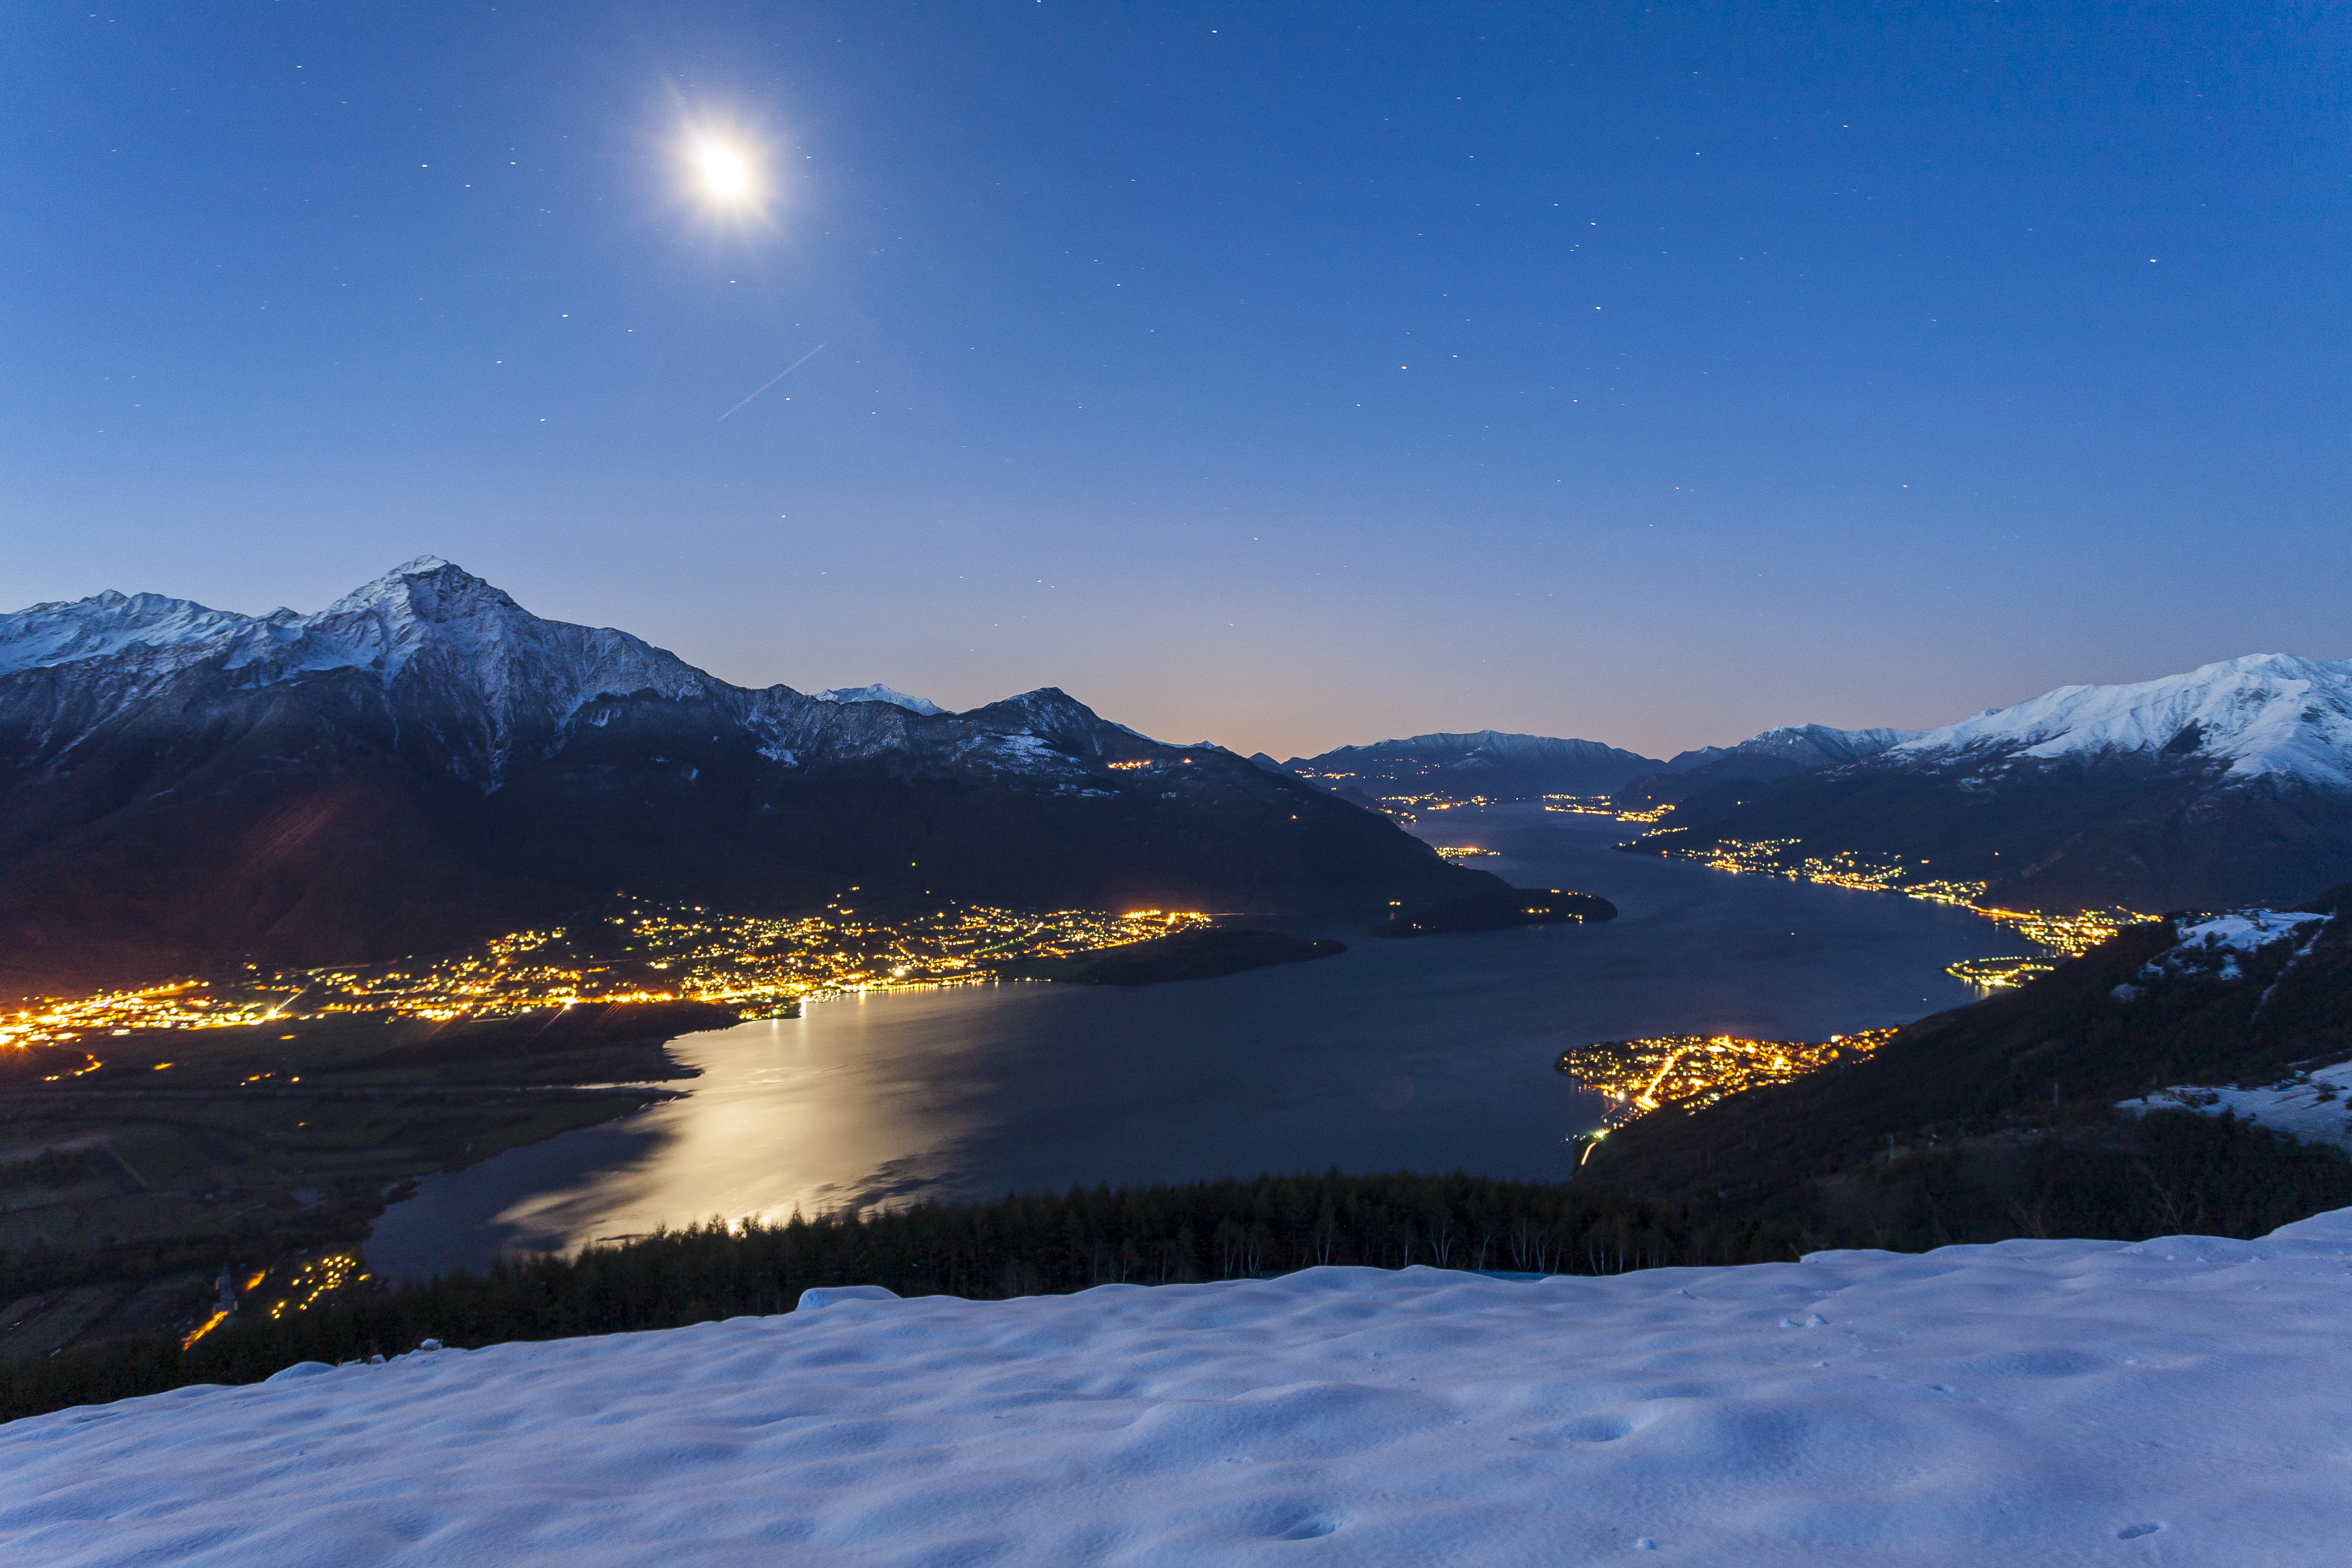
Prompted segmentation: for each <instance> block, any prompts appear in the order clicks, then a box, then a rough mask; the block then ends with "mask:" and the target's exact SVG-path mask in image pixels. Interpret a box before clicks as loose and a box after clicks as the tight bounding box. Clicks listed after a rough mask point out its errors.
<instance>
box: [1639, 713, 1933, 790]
mask: <svg viewBox="0 0 2352 1568" xmlns="http://www.w3.org/2000/svg"><path fill="white" fill-rule="evenodd" d="M1925 733H1927V731H1924V730H1832V729H1831V728H1830V727H1829V726H1828V725H1826V724H1790V725H1783V726H1781V727H1780V728H1779V729H1774V730H1767V731H1764V732H1763V733H1762V734H1760V735H1751V736H1749V737H1748V739H1747V740H1745V741H1742V742H1739V743H1738V745H1736V746H1702V747H1700V748H1699V749H1698V750H1697V751H1695V752H1681V753H1679V754H1678V755H1676V756H1675V757H1674V758H1673V759H1672V760H1671V761H1669V762H1668V763H1666V765H1665V767H1664V769H1663V770H1661V771H1660V772H1658V773H1650V774H1647V775H1645V776H1643V777H1641V778H1636V779H1632V780H1629V781H1627V782H1626V783H1625V784H1622V785H1621V786H1619V788H1618V790H1617V792H1616V793H1617V796H1618V801H1619V804H1620V805H1625V806H1627V807H1630V808H1633V809H1636V810H1640V809H1645V808H1647V807H1651V806H1655V805H1665V804H1666V803H1668V802H1671V801H1678V800H1686V799H1688V798H1689V797H1690V796H1692V795H1697V794H1699V793H1700V792H1701V791H1703V790H1706V789H1708V788H1711V787H1712V786H1714V785H1716V784H1725V783H1729V782H1733V781H1738V780H1748V779H1753V780H1759V781H1761V780H1764V779H1777V778H1785V777H1787V776H1788V775H1789V774H1790V773H1807V772H1810V771H1811V770H1812V769H1815V768H1832V767H1836V766H1838V765H1839V764H1840V763H1858V762H1860V761H1862V760H1863V759H1864V757H1874V756H1876V755H1877V754H1878V753H1879V752H1883V751H1885V750H1886V749H1887V748H1888V747H1890V746H1895V745H1900V744H1901V743H1902V742H1906V741H1909V740H1913V739H1916V737H1918V736H1920V735H1923V734H1925Z"/></svg>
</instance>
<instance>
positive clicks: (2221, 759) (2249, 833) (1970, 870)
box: [1619, 654, 2352, 911]
mask: <svg viewBox="0 0 2352 1568" xmlns="http://www.w3.org/2000/svg"><path fill="white" fill-rule="evenodd" d="M1725 766H1726V764H1725V763H1710V764H1707V765H1706V766H1705V767H1700V768H1696V769H1693V770H1691V771H1689V772H1687V773H1683V774H1680V775H1671V776H1670V777H1669V778H1668V779H1666V780H1664V781H1661V780H1655V779H1643V780H1638V781H1636V782H1635V783H1634V784H1632V785H1629V786H1628V788H1627V790H1626V791H1625V792H1624V793H1623V794H1621V795H1620V797H1619V798H1620V800H1621V801H1622V800H1624V799H1626V798H1627V797H1628V796H1629V795H1635V794H1638V793H1643V792H1648V793H1651V794H1654V795H1657V797H1658V798H1659V800H1660V801H1661V802H1673V803H1676V810H1675V815H1674V816H1673V817H1672V818H1671V819H1669V821H1668V823H1667V824H1665V825H1664V826H1662V828H1661V829H1660V835H1661V836H1660V837H1658V838H1657V839H1656V841H1655V843H1656V846H1657V847H1669V846H1679V847H1698V846H1701V845H1704V844H1706V843H1709V842H1717V841H1722V840H1728V839H1739V840H1744V841H1749V842H1753V841H1756V840H1760V839H1774V840H1793V841H1796V842H1797V843H1798V844H1800V845H1801V850H1792V851H1791V853H1802V854H1805V855H1822V854H1826V853H1832V852H1836V851H1852V852H1853V853H1856V854H1861V855H1865V856H1873V857H1878V858H1885V857H1888V856H1900V857H1904V858H1914V859H1917V860H1923V861H1928V860H1931V861H1933V863H1934V864H1935V867H1936V868H1937V873H1938V874H1939V875H1942V876H1945V877H1948V878H1957V879H1972V880H1981V881H1985V882H1988V883H1990V884H1991V886H1990V890H1989V896H1990V897H1991V898H1992V899H1994V900H1997V901H1999V902H2001V903H2005V904H2008V905H2010V906H2011V907H2020V908H2027V907H2039V908H2070V909H2072V908H2083V907H2085V906H2092V905H2099V904H2125V905H2127V906H2129V907H2131V908H2133V909H2138V910H2150V911H2157V910H2176V909H2181V908H2200V907H2201V908H2214V907H2222V906H2228V905H2233V904H2271V905H2279V904H2289V903H2294V902H2295V901H2297V900H2301V899H2305V898H2309V897H2310V896H2312V895H2313V894H2314V893H2315V892H2316V891H2318V890H2319V889H2322V888H2326V887H2329V886H2332V885H2333V884H2335V883H2337V882H2340V881H2343V880H2345V879H2347V877H2352V661H2338V662H2336V663H2327V662H2325V661H2322V660H2317V659H2308V658H2295V657H2294V656H2291V655H2285V654H2261V655H2254V656H2250V657H2248V658H2236V659H2227V660H2224V661H2222V662H2221V663H2218V664H2209V665H2206V666H2204V667H2203V668H2199V669H2194V670H2190V671H2189V672H2188V673H2186V674H2183V675H2177V676H2170V677H2167V678H2166V679H2161V680H2150V681H2141V682H2138V683H2137V684H2134V685H2128V686H2070V687H2063V688H2061V689H2058V690H2055V691H2052V692H2048V693H2045V694H2044V695H2042V696H2041V697H2037V698H2034V699H2032V700H2030V701H2026V702H2021V703H2018V704H2016V705H2015V706H2013V707H2010V708H2003V709H1998V710H1989V711H1987V712H1984V713H1980V714H1978V715H1977V716H1976V717H1974V718H1972V719H1966V720H1963V721H1960V722H1958V723H1957V724H1948V725H1945V726H1944V727H1942V728H1941V729H1937V730H1930V731H1924V732H1922V733H1918V734H1915V735H1912V736H1910V737H1908V738H1907V739H1902V740H1898V741H1897V742H1895V743H1894V744H1892V745H1889V746H1887V747H1885V749H1884V750H1882V751H1880V752H1876V753H1875V754H1874V755H1868V756H1863V757H1860V758H1857V759H1854V760H1852V761H1844V762H1832V763H1827V764H1825V765H1817V766H1813V767H1809V768H1804V769H1798V768H1794V767H1790V768H1785V769H1780V770H1779V771H1778V772H1777V776H1776V773H1775V772H1774V771H1773V770H1769V769H1762V770H1741V771H1737V772H1735V773H1732V774H1731V775H1730V776H1728V777H1725V776H1721V775H1719V774H1717V772H1716V770H1718V769H1721V768H1723V767H1725Z"/></svg>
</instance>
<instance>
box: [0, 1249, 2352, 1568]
mask: <svg viewBox="0 0 2352 1568" xmlns="http://www.w3.org/2000/svg"><path fill="white" fill-rule="evenodd" d="M2347 1290H2352V1211H2345V1212H2339V1213H2336V1214H2332V1215H2321V1216H2319V1217H2317V1218H2315V1219H2312V1220H2306V1221H2305V1222H2303V1223H2302V1224H2299V1225H2294V1226H2287V1227H2285V1228H2284V1229H2283V1230H2281V1231H2279V1232H2277V1233H2276V1234H2274V1235H2273V1236H2272V1237H2268V1238H2266V1239H2264V1240H2263V1241H2259V1242H2251V1243H2249V1242H2236V1241H2217V1240H2212V1239H2210V1238H2202V1237H2173V1238H2168V1239H2165V1240H2160V1241H2152V1242H2147V1243H2145V1244H2142V1245H2139V1246H2126V1245H2123V1244H2120V1243H2105V1242H2082V1241H2058V1242H2007V1243H2004V1244H2002V1245H2000V1246H1998V1247H1950V1248H1946V1249H1944V1250H1942V1251H1940V1252H1935V1253H1930V1254H1927V1255H1926V1256H1921V1257H1906V1256H1900V1255H1896V1254H1891V1253H1874V1252H1843V1253H1823V1254H1818V1255H1816V1256H1814V1257H1812V1258H1809V1259H1807V1260H1806V1261H1805V1262H1803V1263H1801V1264H1776V1265H1767V1266H1761V1267H1751V1268H1693V1269H1661V1270H1656V1271H1654V1272H1649V1273H1642V1274H1633V1275H1627V1276H1622V1277H1620V1278H1616V1279H1549V1280H1546V1281H1543V1282H1542V1283H1539V1284H1520V1283H1510V1282H1504V1281H1496V1280H1486V1279H1477V1278H1475V1277H1469V1276H1465V1275H1461V1274H1454V1273H1445V1272H1440V1271H1436V1270H1432V1269H1411V1270H1407V1271H1406V1272H1404V1273H1402V1274H1387V1273H1380V1272H1374V1271H1370V1270H1361V1269H1337V1268H1333V1269H1316V1270H1310V1271H1308V1272H1307V1273H1304V1274H1297V1275H1293V1276H1290V1277H1288V1278H1286V1279H1277V1280H1272V1281H1265V1282H1249V1283H1235V1284H1220V1285H1198V1286H1183V1287H1168V1288H1163V1289H1155V1290H1142V1289H1132V1288H1116V1287H1114V1288H1106V1289H1099V1290H1095V1291H1090V1292H1087V1294H1084V1295H1081V1296H1076V1297H1064V1298H1035V1299H1031V1300H1018V1301H1009V1302H990V1303H971V1302H964V1301H958V1300H946V1299H930V1300H909V1301H898V1300H855V1299H853V1300H839V1299H836V1300H833V1301H832V1302H830V1303H829V1304H827V1305H825V1306H824V1307H823V1308H822V1310H803V1311H801V1312H798V1313H794V1314H792V1315H790V1316H785V1317H779V1318H766V1319H739V1320H736V1321H731V1322H726V1323H714V1324H706V1325H702V1326H700V1327H697V1328H690V1329H681V1330H675V1331H667V1332H662V1333H647V1334H634V1335H626V1336H617V1337H614V1338H607V1339H586V1340H573V1341H568V1342H559V1343H553V1344H513V1345H504V1346H499V1347H497V1348H494V1349H490V1350H486V1351H477V1352H470V1353H464V1352H449V1351H445V1352H436V1353H429V1354H418V1355H413V1356H409V1357H405V1358H402V1359H400V1360H396V1361H394V1362H393V1363H389V1364H386V1365H383V1366H373V1367H368V1366H352V1367H346V1368H343V1369H341V1370H338V1371H330V1370H325V1369H319V1370H316V1371H314V1372H313V1373H310V1375H293V1374H289V1373H281V1374H279V1376H278V1379H276V1380H273V1381H272V1382H270V1383H268V1384H263V1385H259V1386H257V1387H251V1388H241V1389H203V1390H185V1391H182V1392H180V1393H177V1394H163V1395H159V1396H156V1397H153V1398H148V1399H141V1400H132V1401H127V1402H125V1403H123V1404H121V1405H110V1406H103V1407H97V1408H84V1409H80V1410H71V1411H61V1412H58V1413H57V1414H55V1415H46V1416H41V1417H37V1418H35V1419H32V1420H27V1421H22V1422H18V1423H16V1424H15V1425H12V1426H7V1427H5V1428H0V1556H5V1560H6V1561H8V1562H9V1563H19V1564H31V1563H166V1562H168V1563H236V1564H239V1565H241V1568H271V1565H277V1564H288V1565H291V1564H305V1565H308V1564H314V1563H335V1564H339V1565H352V1564H368V1563H397V1564H426V1563H434V1564H439V1563H499V1564H519V1563H520V1564H527V1563H563V1564H565V1565H567V1568H598V1565H604V1564H615V1565H617V1564H624V1563H627V1564H636V1563H698V1564H699V1563H746V1564H748V1563H796V1564H803V1563H805V1564H827V1563H1021V1564H1037V1563H1176V1564H1188V1565H1190V1564H1202V1563H1292V1562H1323V1563H1350V1564H1357V1563H1513V1564H1516V1563H1588V1562H1607V1561H1615V1560H1617V1559H1618V1558H1620V1557H1622V1556H1624V1555H1625V1554H1628V1553H1634V1552H1642V1553H1644V1555H1643V1556H1641V1557H1638V1558H1636V1559H1635V1561H1660V1562H1664V1561H1678V1562H1684V1563H1722V1564H1740V1565H1743V1568H1745V1565H1751V1564H1774V1563H1792V1564H1793V1563H1803V1564H1806V1565H1808V1568H1822V1565H1825V1564H1849V1563H1850V1564H1865V1563H1867V1564H1887V1563H1954V1564H1960V1563H1965V1564H1969V1565H1971V1568H1976V1565H1980V1564H1984V1563H2271V1564H2280V1563H2335V1562H2340V1561H2341V1560H2342V1555H2343V1551H2344V1541H2345V1539H2346V1532H2347V1529H2352V1486H2347V1477H2346V1469H2345V1466H2346V1457H2347V1450H2346V1437H2345V1426H2344V1412H2345V1410H2346V1409H2347V1397H2348V1396H2352V1363H2347V1358H2346V1356H2345V1354H2344V1331H2345V1326H2346V1308H2345V1303H2346V1300H2347ZM1652 1550H1654V1551H1655V1552H1657V1553H1659V1556H1658V1557H1657V1558H1655V1559H1652V1558H1650V1557H1648V1556H1647V1555H1646V1553H1647V1552H1649V1551H1652Z"/></svg>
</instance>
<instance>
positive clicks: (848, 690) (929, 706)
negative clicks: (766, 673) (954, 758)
mask: <svg viewBox="0 0 2352 1568" xmlns="http://www.w3.org/2000/svg"><path fill="white" fill-rule="evenodd" d="M809 695H810V696H811V697H814V698H815V699H816V700H818V701H819V702H887V703H889V704H890V705H891V706H892V707H893V708H904V709H905V710H907V711H908V712H909V713H920V714H922V715H924V716H925V717H927V718H928V717H929V716H930V715H931V714H934V713H944V712H946V711H947V710H946V709H944V708H942V707H940V705H939V704H938V703H936V702H934V701H932V700H930V699H929V698H928V697H909V696H908V695H907V694H906V693H905V692H903V691H895V690H893V689H890V688H889V687H887V686H885V685H883V684H882V683H881V682H880V681H878V680H877V681H876V682H875V683H874V684H873V685H871V686H836V687H835V688H833V689H831V690H829V691H812V692H810V693H809Z"/></svg>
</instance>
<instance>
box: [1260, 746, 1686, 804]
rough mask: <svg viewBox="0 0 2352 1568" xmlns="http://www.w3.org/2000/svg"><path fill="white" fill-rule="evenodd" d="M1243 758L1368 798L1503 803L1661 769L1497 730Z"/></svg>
mask: <svg viewBox="0 0 2352 1568" xmlns="http://www.w3.org/2000/svg"><path fill="white" fill-rule="evenodd" d="M1250 760H1251V761H1252V762H1255V763H1257V764H1258V766H1260V767H1262V768H1265V769H1267V770H1269V771H1273V772H1281V773H1292V774H1295V775H1296V776H1297V777H1299V778H1303V779H1306V780H1307V781H1309V782H1310V783H1313V784H1318V785H1320V786H1322V787H1323V788H1326V789H1329V790H1333V791H1335V792H1342V791H1346V790H1349V789H1353V790H1357V791H1360V792H1361V793H1362V794H1364V795H1368V796H1370V797H1373V798H1375V799H1377V798H1378V797H1379V796H1381V795H1397V794H1413V793H1420V792H1423V791H1435V792H1443V793H1445V794H1450V795H1492V796H1495V797H1496V798H1497V799H1504V800H1519V799H1528V798H1532V797H1534V796H1537V795H1608V794H1610V793H1611V792H1612V791H1614V790H1617V789H1619V788H1622V786H1623V785H1624V784H1626V782H1627V781H1628V780H1631V779H1633V778H1636V777H1638V776H1640V775H1642V774H1643V773H1655V772H1657V771H1658V770H1660V769H1662V768H1664V767H1666V766H1667V765H1668V764H1667V763H1662V762H1660V761H1658V760H1657V759H1656V758H1655V757H1644V756H1642V755H1640V754H1638V753H1637V752H1626V751H1620V750H1619V749H1618V748H1616V747H1615V746H1604V745H1602V744H1601V742H1598V741H1569V740H1558V739H1554V738H1553V737H1551V736H1549V735H1513V734H1507V733H1505V732H1503V731H1499V730H1478V731H1472V732H1470V733H1467V734H1434V735H1410V736H1407V737H1406V738H1404V739H1403V740H1401V741H1375V742H1372V743H1371V744H1370V745H1369V746H1341V747H1340V748H1339V749H1338V750H1337V751H1331V752H1324V753H1323V754H1322V755H1321V756H1318V757H1293V758H1291V759H1290V760H1289V761H1288V762H1286V763H1277V762H1276V761H1275V760H1274V759H1273V758H1272V757H1269V756H1267V755H1265V753H1264V752H1260V753H1259V754H1258V755H1256V756H1255V757H1253V758H1251V759H1250Z"/></svg>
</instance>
